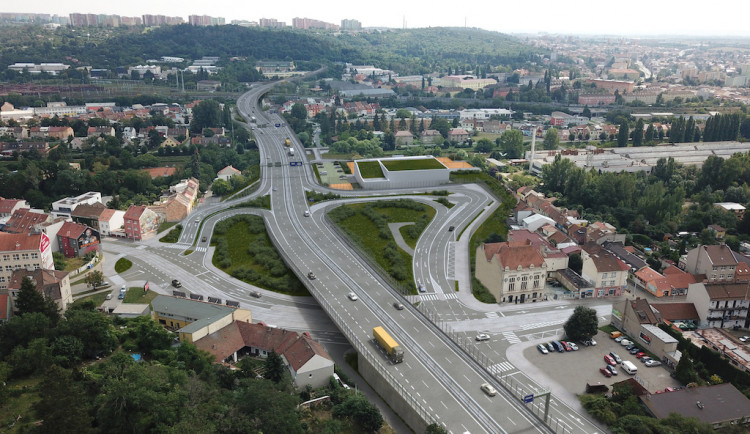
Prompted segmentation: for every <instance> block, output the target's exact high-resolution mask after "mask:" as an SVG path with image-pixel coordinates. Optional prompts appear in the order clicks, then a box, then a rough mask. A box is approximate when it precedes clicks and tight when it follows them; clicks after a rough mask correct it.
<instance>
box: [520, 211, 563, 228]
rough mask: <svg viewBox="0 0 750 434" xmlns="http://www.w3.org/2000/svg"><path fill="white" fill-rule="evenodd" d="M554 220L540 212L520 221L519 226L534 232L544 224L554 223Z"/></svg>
mask: <svg viewBox="0 0 750 434" xmlns="http://www.w3.org/2000/svg"><path fill="white" fill-rule="evenodd" d="M554 224H555V221H554V220H552V219H551V218H549V217H545V216H543V215H541V214H532V215H530V216H528V217H526V218H524V219H523V220H522V221H521V226H522V227H523V228H524V229H528V230H529V231H531V232H536V231H537V230H539V229H540V228H541V227H543V226H545V225H554Z"/></svg>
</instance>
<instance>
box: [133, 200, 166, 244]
mask: <svg viewBox="0 0 750 434" xmlns="http://www.w3.org/2000/svg"><path fill="white" fill-rule="evenodd" d="M123 221H124V226H125V237H127V238H130V239H131V240H134V241H141V240H147V239H149V238H151V237H153V236H154V235H156V231H157V230H158V229H159V224H161V221H162V219H160V218H159V215H158V214H156V213H155V212H154V211H152V210H150V209H148V208H146V207H145V206H141V205H131V206H130V208H128V210H127V211H126V212H125V215H124V216H123Z"/></svg>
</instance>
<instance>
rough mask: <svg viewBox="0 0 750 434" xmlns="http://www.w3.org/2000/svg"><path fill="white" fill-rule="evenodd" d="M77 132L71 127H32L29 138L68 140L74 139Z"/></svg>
mask: <svg viewBox="0 0 750 434" xmlns="http://www.w3.org/2000/svg"><path fill="white" fill-rule="evenodd" d="M74 135H75V132H74V131H73V128H71V127H31V128H29V138H32V139H57V140H66V139H67V138H68V137H73V136H74Z"/></svg>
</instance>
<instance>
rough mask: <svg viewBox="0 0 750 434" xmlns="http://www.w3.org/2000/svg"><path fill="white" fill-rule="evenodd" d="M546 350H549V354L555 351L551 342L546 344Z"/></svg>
mask: <svg viewBox="0 0 750 434" xmlns="http://www.w3.org/2000/svg"><path fill="white" fill-rule="evenodd" d="M547 350H549V352H550V353H551V352H553V351H556V350H555V346H554V345H552V342H548V343H547Z"/></svg>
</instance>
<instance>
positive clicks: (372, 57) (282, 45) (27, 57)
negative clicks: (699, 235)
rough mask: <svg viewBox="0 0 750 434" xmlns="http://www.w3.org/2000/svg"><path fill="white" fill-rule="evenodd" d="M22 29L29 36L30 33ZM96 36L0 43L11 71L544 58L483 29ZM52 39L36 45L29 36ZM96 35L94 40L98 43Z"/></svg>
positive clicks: (433, 66) (159, 31)
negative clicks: (171, 59) (210, 61)
mask: <svg viewBox="0 0 750 434" xmlns="http://www.w3.org/2000/svg"><path fill="white" fill-rule="evenodd" d="M19 29H24V30H23V31H21V30H19ZM87 31H88V29H80V28H68V27H60V28H58V29H55V30H53V31H49V30H46V29H43V28H41V27H33V26H23V27H19V28H13V29H11V30H9V32H8V35H7V37H6V38H4V41H0V59H2V61H3V64H13V63H15V62H37V63H41V62H63V63H70V59H75V63H77V64H78V65H85V66H92V67H94V68H108V69H115V68H117V67H122V66H132V65H142V64H145V63H146V61H147V60H149V59H159V58H160V57H161V56H176V57H183V58H187V59H200V58H201V57H203V56H219V57H220V58H221V59H220V63H219V66H227V65H228V64H229V59H230V58H236V57H244V58H247V59H248V60H253V61H254V60H294V61H295V62H297V63H298V66H299V67H301V68H310V69H315V68H316V67H317V65H318V64H319V63H326V64H330V63H341V62H350V63H355V64H374V65H377V66H379V67H381V68H385V69H392V70H394V71H396V72H398V73H400V74H422V73H428V72H434V71H444V72H447V71H448V70H449V69H453V70H458V69H459V68H460V69H464V68H467V67H469V68H472V69H473V68H475V66H476V65H480V66H481V68H482V69H484V70H485V71H489V69H491V68H495V67H497V66H498V65H505V66H507V67H508V68H510V70H512V69H513V68H515V67H519V66H522V65H524V64H525V63H526V62H529V61H533V59H534V58H535V57H536V56H537V55H538V54H540V53H542V51H540V50H539V49H536V48H533V47H530V46H526V45H524V44H523V43H521V42H520V41H519V40H517V39H516V38H514V37H510V36H507V35H503V34H500V33H496V32H489V31H485V30H480V29H464V28H427V29H408V30H398V29H396V30H389V31H383V32H374V33H363V34H347V33H342V34H338V35H337V34H333V33H318V32H315V33H314V32H309V31H299V30H292V29H267V28H258V27H240V26H233V25H227V26H210V27H196V26H190V25H179V26H165V27H160V28H156V29H149V31H145V32H137V31H135V30H134V29H133V28H121V29H108V30H107V31H104V30H102V29H91V32H90V33H89V36H88V37H87V36H86V34H87V33H86V32H87ZM36 34H39V35H44V36H46V37H41V38H34V37H30V36H29V35H36ZM90 34H93V35H94V36H93V38H92V37H91V36H90Z"/></svg>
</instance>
